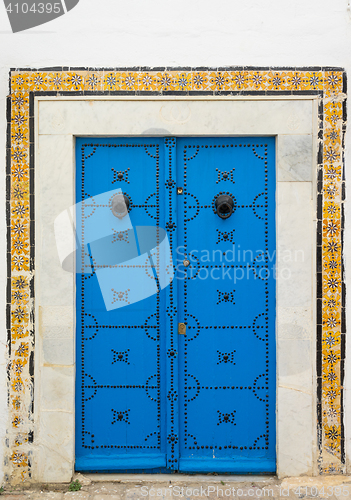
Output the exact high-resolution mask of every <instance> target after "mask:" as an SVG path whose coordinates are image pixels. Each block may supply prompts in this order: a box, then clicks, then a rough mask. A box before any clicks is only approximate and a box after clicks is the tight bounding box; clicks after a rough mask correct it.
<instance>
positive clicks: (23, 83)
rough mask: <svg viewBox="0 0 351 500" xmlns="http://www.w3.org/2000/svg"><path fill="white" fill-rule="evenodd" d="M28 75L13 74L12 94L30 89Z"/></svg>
mask: <svg viewBox="0 0 351 500" xmlns="http://www.w3.org/2000/svg"><path fill="white" fill-rule="evenodd" d="M30 76H31V74H30V73H13V74H12V76H11V90H12V92H14V93H16V92H21V93H23V92H26V91H27V90H29V88H30V87H31V83H30Z"/></svg>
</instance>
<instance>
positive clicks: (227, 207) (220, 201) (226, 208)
mask: <svg viewBox="0 0 351 500" xmlns="http://www.w3.org/2000/svg"><path fill="white" fill-rule="evenodd" d="M215 207H216V214H217V215H218V217H220V218H221V219H228V217H230V216H231V215H232V213H233V211H234V200H233V198H232V197H231V196H229V195H228V194H222V195H220V196H218V198H216V201H215Z"/></svg>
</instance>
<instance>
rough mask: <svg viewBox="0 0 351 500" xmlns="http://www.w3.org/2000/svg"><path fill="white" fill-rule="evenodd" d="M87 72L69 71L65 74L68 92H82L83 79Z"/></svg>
mask: <svg viewBox="0 0 351 500" xmlns="http://www.w3.org/2000/svg"><path fill="white" fill-rule="evenodd" d="M86 75H87V71H69V72H67V73H66V74H65V83H66V88H67V90H68V91H72V92H77V91H80V90H84V79H85V76H86Z"/></svg>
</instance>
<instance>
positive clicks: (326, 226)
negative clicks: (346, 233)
mask: <svg viewBox="0 0 351 500" xmlns="http://www.w3.org/2000/svg"><path fill="white" fill-rule="evenodd" d="M323 236H326V237H330V238H338V237H339V236H340V220H337V219H327V220H325V221H323Z"/></svg>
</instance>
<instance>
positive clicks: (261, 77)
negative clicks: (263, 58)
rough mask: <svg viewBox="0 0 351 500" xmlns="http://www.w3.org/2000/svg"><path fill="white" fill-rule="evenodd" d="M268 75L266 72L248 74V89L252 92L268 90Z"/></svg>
mask: <svg viewBox="0 0 351 500" xmlns="http://www.w3.org/2000/svg"><path fill="white" fill-rule="evenodd" d="M267 76H268V73H267V72H266V71H250V72H249V73H248V77H247V80H248V88H249V89H250V90H253V91H255V90H266V87H267V86H268V77H267Z"/></svg>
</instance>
